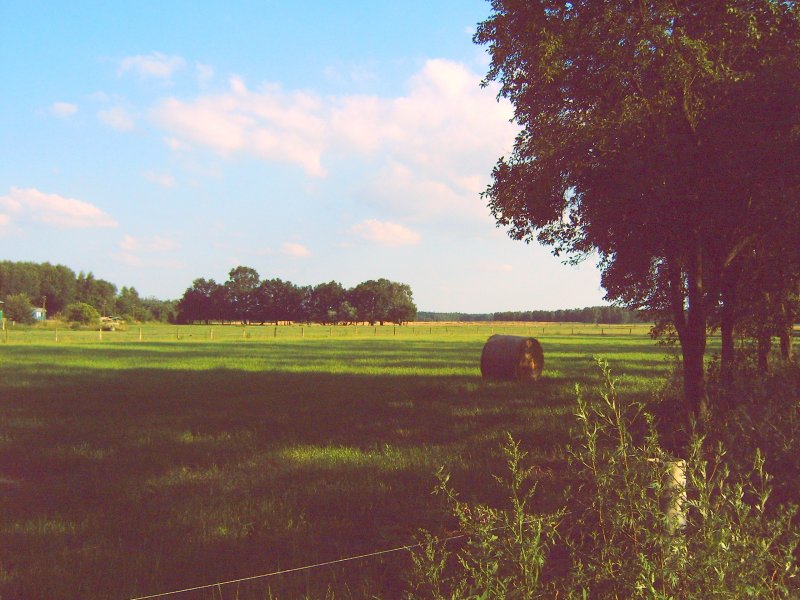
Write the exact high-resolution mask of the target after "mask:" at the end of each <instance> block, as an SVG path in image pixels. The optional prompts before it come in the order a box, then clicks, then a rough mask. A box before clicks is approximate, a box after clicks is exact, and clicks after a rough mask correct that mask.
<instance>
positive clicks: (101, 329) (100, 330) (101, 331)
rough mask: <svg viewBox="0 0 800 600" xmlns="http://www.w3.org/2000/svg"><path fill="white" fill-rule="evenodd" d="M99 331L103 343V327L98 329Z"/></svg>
mask: <svg viewBox="0 0 800 600" xmlns="http://www.w3.org/2000/svg"><path fill="white" fill-rule="evenodd" d="M97 331H98V333H99V334H100V335H99V337H100V341H101V342H102V341H103V328H102V327H101V328H100V329H98V330H97Z"/></svg>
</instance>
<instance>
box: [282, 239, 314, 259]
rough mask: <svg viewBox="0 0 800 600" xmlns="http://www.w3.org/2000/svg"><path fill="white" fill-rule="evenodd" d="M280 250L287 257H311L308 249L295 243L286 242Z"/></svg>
mask: <svg viewBox="0 0 800 600" xmlns="http://www.w3.org/2000/svg"><path fill="white" fill-rule="evenodd" d="M281 250H282V251H283V253H284V254H288V255H289V256H298V257H304V256H311V251H310V250H309V249H308V248H306V247H305V246H303V245H302V244H297V243H295V242H286V243H285V244H283V246H281Z"/></svg>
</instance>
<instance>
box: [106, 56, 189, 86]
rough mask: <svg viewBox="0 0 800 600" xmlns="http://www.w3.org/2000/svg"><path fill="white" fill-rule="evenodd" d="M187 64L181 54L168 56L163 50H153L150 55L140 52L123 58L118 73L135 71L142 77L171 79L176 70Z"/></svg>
mask: <svg viewBox="0 0 800 600" xmlns="http://www.w3.org/2000/svg"><path fill="white" fill-rule="evenodd" d="M185 66H186V61H185V60H184V59H183V58H181V57H180V56H167V55H165V54H162V53H161V52H151V53H150V54H148V55H142V54H139V55H137V56H128V57H126V58H123V59H122V60H121V61H120V63H119V68H118V69H117V73H118V74H119V75H124V74H125V73H127V72H129V71H133V72H135V73H138V74H139V76H140V77H154V78H156V79H163V80H169V79H171V78H172V75H173V74H174V73H175V72H176V71H178V70H180V69H182V68H183V67H185Z"/></svg>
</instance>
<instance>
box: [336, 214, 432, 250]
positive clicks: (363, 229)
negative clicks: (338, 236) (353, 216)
mask: <svg viewBox="0 0 800 600" xmlns="http://www.w3.org/2000/svg"><path fill="white" fill-rule="evenodd" d="M350 233H352V234H355V235H358V236H360V237H362V238H364V239H365V240H369V241H371V242H375V243H376V244H381V245H383V246H406V245H410V244H417V243H419V241H420V239H422V236H420V234H418V233H417V232H415V231H412V230H410V229H408V228H407V227H405V226H403V225H400V224H398V223H391V222H389V221H378V220H376V219H367V220H366V221H362V222H361V223H358V224H357V225H354V226H353V227H352V228H351V229H350Z"/></svg>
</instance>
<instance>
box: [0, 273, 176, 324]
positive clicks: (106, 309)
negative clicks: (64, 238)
mask: <svg viewBox="0 0 800 600" xmlns="http://www.w3.org/2000/svg"><path fill="white" fill-rule="evenodd" d="M0 298H2V299H3V300H4V302H5V304H4V306H5V313H6V316H7V317H8V318H10V319H14V320H15V321H19V322H22V323H25V322H29V321H31V320H32V315H31V310H32V308H33V306H34V305H35V306H38V307H41V308H44V309H46V310H47V313H48V315H57V314H61V313H63V312H64V311H65V310H66V308H67V307H68V306H70V305H72V304H75V303H77V302H80V303H84V304H88V305H90V306H92V307H93V308H94V309H95V310H97V312H98V313H100V314H101V315H104V316H109V315H118V316H120V317H122V318H124V319H128V320H135V321H170V320H173V319H174V312H175V306H174V302H170V301H164V300H158V299H156V298H142V297H140V296H139V293H138V292H137V291H136V288H134V287H126V286H123V287H122V288H121V289H119V291H118V290H117V286H116V285H114V284H113V283H111V282H109V281H105V280H103V279H98V278H96V277H95V276H94V275H93V274H92V273H88V274H85V273H83V272H82V271H81V272H80V273H78V274H77V275H76V274H75V272H74V271H73V270H72V269H70V268H69V267H65V266H63V265H51V264H50V263H33V262H12V261H0Z"/></svg>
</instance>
